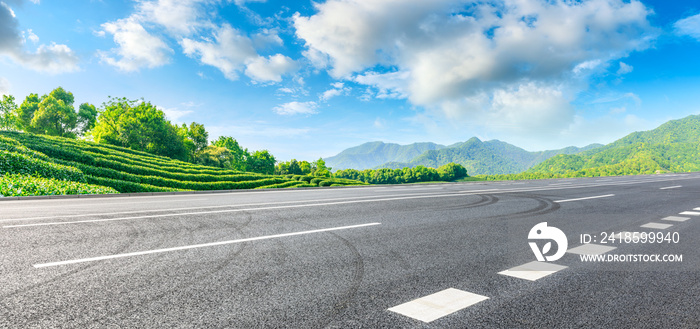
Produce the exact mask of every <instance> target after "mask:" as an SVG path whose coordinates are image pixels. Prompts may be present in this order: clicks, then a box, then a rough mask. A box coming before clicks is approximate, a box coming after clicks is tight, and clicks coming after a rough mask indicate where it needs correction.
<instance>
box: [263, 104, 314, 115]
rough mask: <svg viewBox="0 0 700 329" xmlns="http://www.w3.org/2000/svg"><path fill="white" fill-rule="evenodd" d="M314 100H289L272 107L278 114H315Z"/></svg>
mask: <svg viewBox="0 0 700 329" xmlns="http://www.w3.org/2000/svg"><path fill="white" fill-rule="evenodd" d="M316 108H318V104H316V102H289V103H285V104H282V105H280V106H277V107H275V108H274V109H272V110H273V111H275V113H277V114H279V115H297V114H307V115H308V114H316V113H318V112H317V111H316Z"/></svg>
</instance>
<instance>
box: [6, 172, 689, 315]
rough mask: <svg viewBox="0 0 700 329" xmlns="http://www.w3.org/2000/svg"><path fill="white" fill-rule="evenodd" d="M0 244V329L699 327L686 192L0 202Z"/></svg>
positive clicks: (579, 190) (493, 191)
mask: <svg viewBox="0 0 700 329" xmlns="http://www.w3.org/2000/svg"><path fill="white" fill-rule="evenodd" d="M542 222H546V223H547V224H546V225H547V226H548V227H554V228H556V229H558V230H559V231H561V232H563V234H564V235H565V236H566V239H565V240H566V241H567V244H568V245H567V247H566V250H567V252H566V253H564V254H563V256H562V257H561V258H559V259H557V260H550V261H543V262H536V261H537V258H536V254H535V250H534V249H532V248H531V246H530V243H531V242H532V243H534V245H535V246H536V249H537V250H539V251H540V252H542V255H543V256H544V255H548V256H552V254H554V253H555V251H557V252H558V251H559V249H560V248H561V247H562V246H561V241H556V240H551V239H549V240H547V239H545V240H533V239H528V235H529V233H530V231H531V230H533V227H534V226H535V225H537V224H539V223H542ZM0 226H1V227H0V327H2V328H5V327H8V328H48V327H64V328H88V327H96V328H102V327H109V328H119V327H122V328H126V327H130V328H278V327H288V328H362V327H365V328H472V327H473V328H481V327H486V328H502V327H506V328H513V327H518V328H543V327H558V328H567V327H613V326H614V327H634V328H643V327H649V328H660V327H666V328H669V327H674V328H683V327H686V328H698V327H700V312H699V311H698V310H699V309H700V239H699V238H698V236H700V174H669V175H653V176H628V177H603V178H585V179H583V178H582V179H561V180H540V181H517V182H467V183H453V184H425V185H396V186H367V187H347V188H323V189H321V188H319V189H303V190H266V191H236V192H231V193H211V194H175V195H151V196H126V197H100V198H71V199H49V200H15V201H2V202H0ZM533 231H535V230H533ZM620 232H640V233H641V232H644V238H645V242H642V240H641V237H642V236H641V235H632V233H622V236H619V235H617V236H616V234H618V233H620ZM533 234H534V233H533ZM625 236H627V237H629V238H630V239H628V241H625V239H624V237H625ZM635 236H636V237H637V240H636V243H635V242H634V241H632V240H633V239H632V237H635ZM652 236H653V237H654V240H655V241H654V242H653V243H652V242H651V241H650V240H651V237H652ZM614 237H618V238H619V237H622V238H623V239H622V240H623V241H622V242H620V240H619V239H615V240H614V241H613V240H612V239H611V238H614ZM657 238H660V239H659V240H661V241H662V242H661V243H659V242H658V240H656V239H657ZM547 242H549V243H548V244H547ZM583 242H587V243H583ZM545 244H547V245H548V247H547V246H545ZM581 246H584V247H583V248H579V247H581ZM547 249H549V250H547ZM592 254H595V255H599V256H596V257H601V258H603V259H597V261H583V258H584V257H589V255H592ZM606 257H609V259H608V258H606ZM655 257H662V258H663V260H665V261H653V260H656V259H655ZM635 258H636V259H635ZM613 259H614V261H612V260H613ZM605 260H611V261H609V262H608V261H605ZM659 260H662V259H661V258H660V259H659Z"/></svg>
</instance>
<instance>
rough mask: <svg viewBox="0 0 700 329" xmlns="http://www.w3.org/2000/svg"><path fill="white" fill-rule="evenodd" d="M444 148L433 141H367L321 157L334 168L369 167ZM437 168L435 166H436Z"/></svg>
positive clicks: (361, 168)
mask: <svg viewBox="0 0 700 329" xmlns="http://www.w3.org/2000/svg"><path fill="white" fill-rule="evenodd" d="M442 148H445V146H444V145H438V144H435V143H413V144H410V145H399V144H392V143H383V142H369V143H364V144H362V145H360V146H355V147H352V148H349V149H347V150H345V151H343V152H340V153H339V154H338V155H336V156H332V157H329V158H325V159H323V160H324V161H326V165H327V166H329V167H331V168H333V170H336V169H357V170H363V169H370V168H374V167H376V166H379V165H381V164H383V163H387V162H389V161H400V162H407V161H411V160H412V159H413V158H415V157H417V156H419V155H421V154H423V153H424V152H426V151H430V150H438V149H442ZM436 168H437V167H436Z"/></svg>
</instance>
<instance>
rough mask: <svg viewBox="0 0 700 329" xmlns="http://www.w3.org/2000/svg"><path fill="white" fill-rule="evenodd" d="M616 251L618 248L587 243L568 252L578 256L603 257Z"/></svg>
mask: <svg viewBox="0 0 700 329" xmlns="http://www.w3.org/2000/svg"><path fill="white" fill-rule="evenodd" d="M615 249H617V247H611V246H604V245H600V244H593V243H587V244H584V245H581V246H578V247H576V248H571V249H569V250H567V251H566V252H568V253H571V254H577V255H601V254H604V253H606V252H609V251H612V250H615Z"/></svg>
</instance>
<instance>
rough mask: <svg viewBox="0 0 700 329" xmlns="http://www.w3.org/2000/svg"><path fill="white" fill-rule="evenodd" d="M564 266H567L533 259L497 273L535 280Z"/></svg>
mask: <svg viewBox="0 0 700 329" xmlns="http://www.w3.org/2000/svg"><path fill="white" fill-rule="evenodd" d="M565 268H567V266H563V265H557V264H552V263H545V262H538V261H534V262H529V263H527V264H523V265H520V266H516V267H513V268H511V269H507V270H505V271H501V272H498V274H501V275H507V276H512V277H515V278H518V279H525V280H530V281H536V280H539V279H541V278H544V277H545V276H548V275H550V274H554V273H556V272H559V271H561V270H563V269H565Z"/></svg>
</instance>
